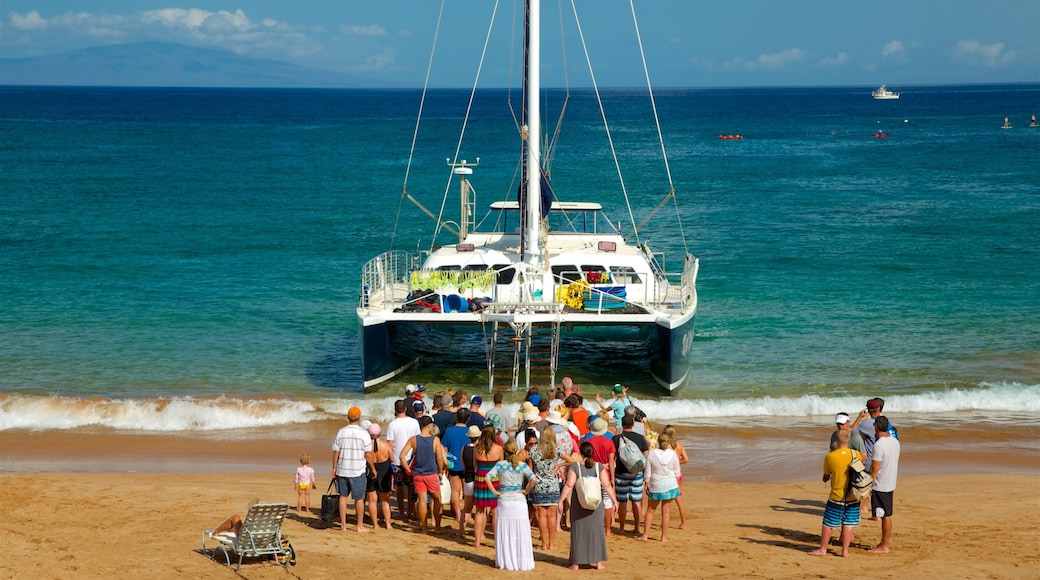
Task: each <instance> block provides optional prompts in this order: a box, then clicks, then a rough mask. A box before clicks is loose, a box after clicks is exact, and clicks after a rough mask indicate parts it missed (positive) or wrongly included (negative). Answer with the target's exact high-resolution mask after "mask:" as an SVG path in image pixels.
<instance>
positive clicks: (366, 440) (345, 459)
mask: <svg viewBox="0 0 1040 580" xmlns="http://www.w3.org/2000/svg"><path fill="white" fill-rule="evenodd" d="M360 422H361V409H359V408H357V407H351V408H350V410H348V411H347V423H348V424H347V426H346V427H344V428H342V429H340V430H339V433H336V440H335V441H333V442H332V477H333V478H335V480H336V490H337V491H338V493H339V528H340V529H341V530H343V531H344V532H345V531H347V496H348V495H349V496H350V497H352V498H353V499H354V513H355V514H356V516H357V531H359V532H367V531H368V529H367V528H365V490H366V487H367V486H368V476H367V471H366V468H367V467H371V468H372V472H373V473H375V470H376V468H375V454H374V453H372V436H371V435H369V433H368V431H366V430H364V429H362V428H361V425H360V424H359V423H360Z"/></svg>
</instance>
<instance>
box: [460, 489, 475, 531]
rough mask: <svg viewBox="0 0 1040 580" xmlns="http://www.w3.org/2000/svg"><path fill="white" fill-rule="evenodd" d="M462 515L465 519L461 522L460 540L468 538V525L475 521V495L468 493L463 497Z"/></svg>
mask: <svg viewBox="0 0 1040 580" xmlns="http://www.w3.org/2000/svg"><path fill="white" fill-rule="evenodd" d="M462 517H463V521H462V522H460V523H459V540H464V539H465V538H466V526H467V525H468V524H469V523H470V522H471V521H473V519H474V516H473V496H472V495H467V496H464V497H463V499H462Z"/></svg>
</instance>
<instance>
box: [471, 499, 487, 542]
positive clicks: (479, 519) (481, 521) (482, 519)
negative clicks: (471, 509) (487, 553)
mask: <svg viewBox="0 0 1040 580" xmlns="http://www.w3.org/2000/svg"><path fill="white" fill-rule="evenodd" d="M487 519H488V514H487V508H477V513H476V515H474V516H473V547H474V548H479V547H480V543H481V542H483V541H484V529H485V528H486V527H487Z"/></svg>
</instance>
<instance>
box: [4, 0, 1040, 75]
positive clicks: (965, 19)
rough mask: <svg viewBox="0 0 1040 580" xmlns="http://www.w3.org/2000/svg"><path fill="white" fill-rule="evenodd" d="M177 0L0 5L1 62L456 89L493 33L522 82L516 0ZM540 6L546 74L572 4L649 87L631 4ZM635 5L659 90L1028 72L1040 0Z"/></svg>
mask: <svg viewBox="0 0 1040 580" xmlns="http://www.w3.org/2000/svg"><path fill="white" fill-rule="evenodd" d="M181 1H182V0H76V1H73V0H47V1H46V2H42V1H41V0H4V1H3V4H2V7H0V10H2V14H0V57H3V58H24V57H33V56H45V55H50V54H56V53H61V52H66V51H71V50H77V49H81V48H87V47H93V46H98V45H106V44H113V43H126V42H139V41H161V42H173V43H180V44H185V45H189V46H196V47H203V48H213V49H220V50H228V51H232V52H234V53H236V54H239V55H243V56H250V57H258V58H269V59H276V60H280V61H286V62H289V63H293V64H297V65H302V66H307V67H313V68H319V69H325V70H330V71H336V72H340V73H346V74H350V75H359V76H362V77H365V78H369V79H378V80H383V81H386V82H387V85H388V86H422V84H423V82H424V80H425V78H426V73H427V68H428V65H429V64H430V63H431V62H432V63H433V64H432V66H431V73H430V74H431V85H432V86H450V87H468V86H471V85H472V84H474V82H475V78H476V75H477V71H478V65H479V63H480V57H481V54H482V53H483V46H484V44H485V37H486V36H487V34H488V30H489V28H490V29H491V31H492V33H491V38H490V40H488V41H487V51H486V55H485V58H484V63H485V64H484V66H483V68H481V69H480V77H479V78H480V80H479V83H478V84H479V85H480V86H483V87H491V86H499V87H501V86H516V85H517V84H518V82H517V81H516V80H514V79H515V78H517V77H518V75H519V58H520V57H519V53H517V52H515V51H511V49H510V48H509V47H510V46H511V45H512V44H513V43H514V40H515V36H514V30H515V28H516V27H515V25H514V23H515V22H516V21H515V20H514V14H515V13H516V3H517V2H516V0H501V1H500V2H499V3H498V4H497V5H496V4H495V2H494V0H472V1H464V0H444V1H443V2H442V1H441V0H410V1H406V0H364V1H361V0H307V1H305V2H291V3H290V2H285V1H284V0H252V1H250V2H242V1H241V0H239V1H238V2H237V3H235V2H233V1H232V0H192V1H191V2H190V3H183V4H182V3H179V2H181ZM543 3H544V6H543V7H542V12H543V17H544V18H543V28H544V32H543V34H544V36H545V39H544V40H545V43H546V47H545V48H544V49H543V63H544V64H543V69H544V70H543V78H544V79H545V80H544V81H543V84H545V85H547V86H564V85H569V86H589V85H590V84H591V82H592V76H591V75H590V73H589V65H588V64H587V62H586V57H585V49H583V45H582V42H581V39H580V37H578V36H577V34H575V33H576V32H577V30H578V27H577V26H576V25H575V16H574V11H575V10H576V11H577V15H578V22H579V23H580V29H581V32H582V33H583V34H584V40H585V46H587V50H588V53H589V55H590V56H589V58H590V59H591V60H592V70H593V72H594V74H595V81H596V82H597V83H598V84H599V85H600V86H615V87H616V86H644V85H645V84H646V79H645V77H644V74H643V71H642V66H641V62H640V55H639V49H638V47H639V44H638V42H637V40H636V36H635V32H634V27H633V18H632V10H631V8H630V3H629V1H628V0H575V1H574V2H573V3H572V2H571V0H565V1H564V2H562V3H561V2H560V1H559V0H543ZM442 6H443V12H442ZM493 12H494V18H492V14H493ZM439 15H440V21H441V27H440V32H439V34H437V43H436V49H435V51H434V56H433V58H432V60H431V48H433V47H434V46H435V45H434V36H435V33H436V32H437V22H438V17H439ZM635 15H636V19H637V21H638V26H639V34H640V36H641V38H642V45H643V50H644V52H645V56H646V60H647V62H648V67H649V75H650V78H651V82H652V83H653V85H654V86H658V87H666V86H692V87H743V86H859V85H866V86H870V85H879V84H882V83H885V84H888V85H889V86H890V87H893V88H898V87H899V86H900V85H922V84H960V83H1004V82H1040V1H1038V0H986V1H979V0H952V1H951V0H857V1H848V0H830V1H819V0H713V1H710V2H708V1H702V0H636V2H635ZM561 22H562V24H561ZM492 23H493V26H492ZM561 28H562V29H563V30H564V32H565V34H564V38H565V40H563V41H561V40H560V34H559V31H560V30H561ZM563 55H566V56H565V57H564V56H563ZM511 63H512V64H511ZM2 72H3V71H2V69H0V75H2Z"/></svg>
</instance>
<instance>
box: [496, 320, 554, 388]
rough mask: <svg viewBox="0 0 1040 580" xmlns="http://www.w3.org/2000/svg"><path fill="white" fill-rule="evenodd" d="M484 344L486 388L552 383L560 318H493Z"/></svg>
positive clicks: (543, 385)
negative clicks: (486, 374)
mask: <svg viewBox="0 0 1040 580" xmlns="http://www.w3.org/2000/svg"><path fill="white" fill-rule="evenodd" d="M490 322H491V336H490V337H489V339H488V344H487V345H486V346H487V348H486V352H487V365H488V390H489V391H494V390H495V389H502V390H505V389H506V388H508V389H509V390H512V391H515V390H517V389H519V388H520V387H521V386H522V387H523V388H524V389H525V390H526V389H529V388H530V387H531V386H539V387H546V386H548V387H550V388H552V387H555V386H556V366H557V361H558V359H559V351H560V321H559V318H558V317H557V318H554V319H551V320H543V321H537V322H535V321H524V320H492V321H490Z"/></svg>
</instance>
